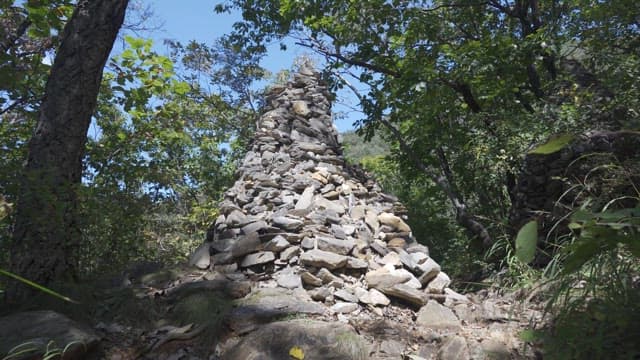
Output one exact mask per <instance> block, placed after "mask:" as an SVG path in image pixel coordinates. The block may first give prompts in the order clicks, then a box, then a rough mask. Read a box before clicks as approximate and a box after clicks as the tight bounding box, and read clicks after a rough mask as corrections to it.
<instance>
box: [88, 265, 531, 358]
mask: <svg viewBox="0 0 640 360" xmlns="http://www.w3.org/2000/svg"><path fill="white" fill-rule="evenodd" d="M276 284H277V280H275V279H273V278H271V279H261V280H258V281H254V280H248V279H243V280H238V279H235V278H234V279H229V278H228V277H227V276H226V275H225V274H222V273H218V272H216V271H210V270H207V271H200V270H194V269H191V270H189V269H183V270H181V272H180V273H179V274H177V275H176V274H174V275H173V276H170V277H168V278H167V273H166V272H160V273H156V274H150V275H146V276H143V277H141V278H140V279H138V280H135V279H134V283H133V285H132V286H133V289H135V290H136V292H137V294H138V295H137V298H138V299H137V300H136V301H145V299H146V300H149V301H151V302H154V303H155V304H160V307H161V308H162V315H161V316H159V317H158V319H156V323H155V326H152V327H136V326H135V325H133V326H131V325H130V324H131V321H128V319H127V318H125V317H120V318H116V319H114V321H112V322H110V321H106V322H102V323H100V324H98V326H95V331H96V333H97V334H98V336H99V337H101V338H102V342H101V346H102V351H101V353H100V355H99V356H98V357H99V358H106V359H113V360H115V359H136V358H139V359H191V360H196V359H203V360H204V359H209V360H213V359H302V358H304V359H345V360H346V359H412V360H420V359H451V360H453V359H536V358H541V355H540V354H539V353H538V352H537V349H536V347H535V346H533V344H528V343H526V342H524V341H522V340H521V339H520V332H521V331H522V330H524V329H527V328H528V327H530V326H531V325H532V324H533V323H534V322H536V321H540V320H541V313H540V312H539V311H538V310H537V309H535V306H533V305H529V306H524V305H522V303H519V302H518V301H516V300H515V299H514V297H513V296H505V295H499V294H498V293H496V292H493V291H488V290H484V291H481V292H479V293H475V294H468V295H466V296H464V295H460V294H456V293H454V292H453V291H450V290H449V291H447V293H446V295H444V296H443V297H441V298H439V299H437V300H436V299H433V300H429V301H428V302H427V303H426V305H424V306H421V307H418V306H415V305H412V304H411V303H408V302H406V301H397V300H396V299H392V300H391V301H390V303H389V304H387V305H384V306H382V305H378V306H372V305H369V304H364V303H362V302H360V301H358V300H356V299H355V298H352V299H349V300H351V301H349V300H344V299H341V298H340V296H341V295H339V291H338V290H334V293H333V294H332V295H331V296H332V298H330V299H325V300H324V301H322V302H319V301H314V300H313V299H311V297H310V296H309V295H308V293H307V291H306V290H304V288H302V287H299V288H294V289H287V288H283V287H281V286H277V285H276ZM336 292H338V295H336ZM337 304H350V305H340V306H336V305H337ZM189 306H197V307H200V308H199V309H198V310H194V314H189V311H188V310H187V311H185V309H188V308H189ZM346 310H350V311H346ZM194 315H195V316H194ZM129 320H130V319H129ZM125 324H129V325H125Z"/></svg>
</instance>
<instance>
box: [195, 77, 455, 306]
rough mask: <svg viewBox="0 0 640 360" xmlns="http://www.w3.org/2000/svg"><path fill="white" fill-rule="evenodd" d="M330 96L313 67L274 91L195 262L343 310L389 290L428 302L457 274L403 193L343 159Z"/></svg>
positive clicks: (381, 298) (384, 299) (381, 299)
mask: <svg viewBox="0 0 640 360" xmlns="http://www.w3.org/2000/svg"><path fill="white" fill-rule="evenodd" d="M329 96H330V95H329V93H328V89H327V87H326V85H325V84H323V83H322V81H321V80H320V79H319V75H318V74H317V73H316V72H315V71H314V70H312V69H309V68H306V67H303V68H302V69H301V70H300V71H299V72H298V73H296V74H294V76H293V80H292V81H291V82H289V83H288V84H287V85H285V86H274V87H273V88H272V89H271V91H270V93H269V94H268V96H267V98H266V100H267V109H266V110H267V111H266V112H265V113H264V114H263V115H262V117H261V118H260V120H259V122H258V124H257V132H256V135H255V140H254V142H253V144H252V147H251V151H249V152H248V153H247V155H246V157H245V158H244V161H243V163H242V165H241V166H240V167H239V169H238V174H237V175H238V176H239V179H238V180H237V181H236V182H235V184H234V185H233V187H231V189H229V190H228V191H227V192H226V193H225V199H224V201H223V202H222V203H221V206H220V212H221V215H220V216H219V217H218V219H217V220H216V222H215V224H214V225H213V226H212V228H211V229H210V231H209V233H208V236H207V242H206V243H205V244H204V245H203V246H202V247H201V248H200V249H199V251H198V252H196V254H194V257H193V258H192V262H193V263H194V264H195V265H198V266H200V267H202V268H207V267H210V266H213V267H215V269H216V270H218V271H220V272H225V273H244V274H245V276H246V275H252V276H254V278H256V279H273V280H275V281H273V282H274V286H276V285H275V284H277V286H280V287H284V288H289V289H294V288H305V289H307V291H308V293H309V295H311V298H313V299H314V300H317V301H331V302H333V301H337V303H336V304H335V305H334V307H335V309H334V310H336V311H337V312H350V311H353V310H354V309H355V308H357V304H358V303H363V304H369V305H373V306H376V305H381V306H386V305H388V304H389V303H390V299H389V298H388V296H390V297H394V298H399V299H402V300H404V301H405V302H409V303H411V304H414V305H416V306H422V305H424V304H426V302H427V300H428V298H429V297H430V294H443V292H444V289H445V288H446V287H447V286H448V285H449V283H450V280H449V278H448V276H447V275H446V274H445V273H443V272H441V271H440V266H439V265H438V264H437V263H436V262H435V261H434V260H433V259H431V258H430V257H429V252H428V249H427V248H426V247H425V246H423V245H421V244H419V243H417V242H416V240H415V238H414V237H413V236H412V233H411V229H410V228H409V226H408V225H407V224H406V223H405V221H404V220H403V215H404V210H403V209H404V208H403V207H402V206H401V204H399V203H398V202H397V199H395V198H394V197H393V196H390V195H387V194H384V193H382V191H381V189H380V188H379V186H378V185H377V184H376V183H375V182H374V181H373V180H371V179H366V178H365V176H364V174H363V172H362V171H359V170H358V169H357V168H354V167H351V166H348V165H347V164H346V163H345V160H344V157H343V156H342V152H341V148H340V143H339V140H338V133H337V131H336V129H335V128H334V127H333V123H332V119H331V110H330V109H331V104H330V102H329ZM209 254H211V256H209ZM363 275H364V276H363ZM266 281H268V280H266Z"/></svg>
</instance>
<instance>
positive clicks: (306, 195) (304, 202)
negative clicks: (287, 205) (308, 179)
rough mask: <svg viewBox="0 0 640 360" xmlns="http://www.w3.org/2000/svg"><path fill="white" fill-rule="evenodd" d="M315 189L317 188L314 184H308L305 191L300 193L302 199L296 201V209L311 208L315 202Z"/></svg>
mask: <svg viewBox="0 0 640 360" xmlns="http://www.w3.org/2000/svg"><path fill="white" fill-rule="evenodd" d="M314 191H315V189H314V187H313V186H308V187H307V188H305V189H304V191H303V192H302V195H300V199H298V202H297V203H296V207H295V209H296V210H306V209H309V208H310V207H311V205H312V204H313V194H314Z"/></svg>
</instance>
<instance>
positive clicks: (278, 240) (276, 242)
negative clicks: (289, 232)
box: [264, 235, 291, 260]
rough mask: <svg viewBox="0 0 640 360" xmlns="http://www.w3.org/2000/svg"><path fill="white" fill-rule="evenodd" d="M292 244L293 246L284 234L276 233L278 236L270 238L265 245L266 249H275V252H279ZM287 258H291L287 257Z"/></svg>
mask: <svg viewBox="0 0 640 360" xmlns="http://www.w3.org/2000/svg"><path fill="white" fill-rule="evenodd" d="M290 246H291V243H289V242H288V241H287V239H285V238H284V236H282V235H276V237H274V238H273V239H271V240H269V242H267V243H266V244H265V245H264V249H265V250H267V251H273V252H275V253H279V252H281V251H283V250H284V249H286V248H288V247H290ZM281 259H282V258H281ZM286 260H289V259H286Z"/></svg>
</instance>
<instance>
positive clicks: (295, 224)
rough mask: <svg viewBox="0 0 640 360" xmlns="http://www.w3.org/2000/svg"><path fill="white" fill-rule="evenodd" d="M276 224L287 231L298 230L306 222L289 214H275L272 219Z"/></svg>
mask: <svg viewBox="0 0 640 360" xmlns="http://www.w3.org/2000/svg"><path fill="white" fill-rule="evenodd" d="M271 222H272V223H273V225H274V226H276V227H279V228H281V229H284V230H287V231H293V232H295V231H297V230H300V228H302V226H304V222H303V221H302V220H301V219H295V218H292V217H289V216H274V217H273V218H272V219H271Z"/></svg>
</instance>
